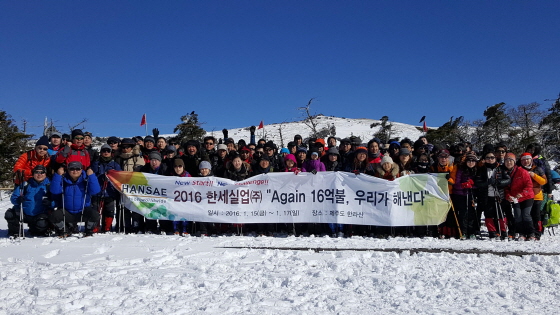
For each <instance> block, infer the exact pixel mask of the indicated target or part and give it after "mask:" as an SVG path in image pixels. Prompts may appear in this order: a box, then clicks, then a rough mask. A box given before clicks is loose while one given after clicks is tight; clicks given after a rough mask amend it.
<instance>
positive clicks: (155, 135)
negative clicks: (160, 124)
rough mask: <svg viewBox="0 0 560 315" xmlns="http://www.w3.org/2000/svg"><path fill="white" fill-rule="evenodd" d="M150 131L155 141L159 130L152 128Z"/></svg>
mask: <svg viewBox="0 0 560 315" xmlns="http://www.w3.org/2000/svg"><path fill="white" fill-rule="evenodd" d="M152 133H153V135H154V139H156V141H157V138H158V136H159V130H158V129H157V128H154V129H152Z"/></svg>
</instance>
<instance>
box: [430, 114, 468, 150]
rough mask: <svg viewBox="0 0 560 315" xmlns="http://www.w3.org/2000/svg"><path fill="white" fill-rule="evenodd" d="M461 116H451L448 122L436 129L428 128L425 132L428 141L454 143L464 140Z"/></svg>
mask: <svg viewBox="0 0 560 315" xmlns="http://www.w3.org/2000/svg"><path fill="white" fill-rule="evenodd" d="M462 124H463V116H460V117H457V118H455V119H453V117H451V118H450V119H449V121H448V122H446V123H445V124H443V125H442V126H441V127H439V128H437V129H430V130H428V132H427V133H426V137H427V138H428V141H429V142H430V143H438V144H449V145H452V144H455V143H458V142H464V141H465V140H466V133H465V132H464V130H462V129H464V128H462Z"/></svg>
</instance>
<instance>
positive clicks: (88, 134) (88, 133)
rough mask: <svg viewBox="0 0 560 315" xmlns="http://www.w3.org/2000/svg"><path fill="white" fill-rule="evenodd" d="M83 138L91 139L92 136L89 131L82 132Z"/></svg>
mask: <svg viewBox="0 0 560 315" xmlns="http://www.w3.org/2000/svg"><path fill="white" fill-rule="evenodd" d="M84 137H90V138H93V135H92V134H91V132H89V131H86V132H84Z"/></svg>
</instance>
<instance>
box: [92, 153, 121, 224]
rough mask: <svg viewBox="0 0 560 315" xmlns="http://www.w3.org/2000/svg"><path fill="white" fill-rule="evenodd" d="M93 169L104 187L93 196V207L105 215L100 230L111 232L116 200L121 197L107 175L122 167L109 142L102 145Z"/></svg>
mask: <svg viewBox="0 0 560 315" xmlns="http://www.w3.org/2000/svg"><path fill="white" fill-rule="evenodd" d="M91 169H92V170H93V172H94V173H95V175H96V176H97V180H98V181H99V185H100V186H101V187H102V189H101V192H100V193H99V194H98V195H95V196H93V199H92V204H93V208H94V209H96V210H97V212H99V213H101V215H102V217H103V219H102V220H101V229H100V231H101V232H102V233H106V232H110V231H111V227H112V226H113V218H114V217H115V201H116V200H118V199H119V193H118V191H117V190H116V189H115V188H114V187H113V185H110V184H109V182H108V181H107V180H108V179H107V176H105V175H106V174H107V172H109V171H110V170H115V171H121V170H122V169H121V166H120V165H119V163H117V162H115V160H114V159H113V149H112V148H111V147H110V146H109V145H108V144H104V145H102V146H101V153H100V156H99V158H97V160H95V161H93V164H92V165H91Z"/></svg>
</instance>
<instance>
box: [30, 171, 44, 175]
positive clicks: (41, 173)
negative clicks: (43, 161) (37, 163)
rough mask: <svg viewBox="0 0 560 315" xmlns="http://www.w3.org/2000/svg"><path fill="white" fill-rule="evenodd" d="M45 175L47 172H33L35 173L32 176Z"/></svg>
mask: <svg viewBox="0 0 560 315" xmlns="http://www.w3.org/2000/svg"><path fill="white" fill-rule="evenodd" d="M46 173H47V172H45V171H35V172H33V174H40V175H43V174H46Z"/></svg>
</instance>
